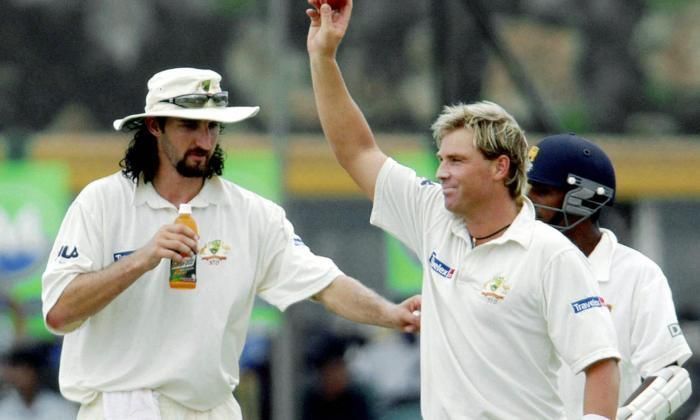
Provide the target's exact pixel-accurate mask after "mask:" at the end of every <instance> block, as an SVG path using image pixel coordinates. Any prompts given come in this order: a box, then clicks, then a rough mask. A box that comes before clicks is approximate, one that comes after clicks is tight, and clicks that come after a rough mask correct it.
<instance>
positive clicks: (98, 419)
mask: <svg viewBox="0 0 700 420" xmlns="http://www.w3.org/2000/svg"><path fill="white" fill-rule="evenodd" d="M158 407H159V408H160V418H161V419H162V420H242V419H243V417H242V415H241V409H240V407H239V406H238V403H236V401H235V400H234V398H233V395H231V396H230V397H229V398H228V399H227V400H226V401H224V402H223V403H222V404H221V405H219V406H217V407H214V408H213V409H211V410H208V411H197V410H192V409H191V408H187V407H185V406H184V405H182V404H179V403H177V402H175V401H173V400H171V399H169V398H166V397H165V396H163V395H160V396H159V397H158ZM104 419H105V417H104V410H103V404H102V394H100V395H99V396H98V397H97V398H95V400H94V401H92V402H90V403H89V404H83V405H81V406H80V411H78V417H77V419H76V420H104Z"/></svg>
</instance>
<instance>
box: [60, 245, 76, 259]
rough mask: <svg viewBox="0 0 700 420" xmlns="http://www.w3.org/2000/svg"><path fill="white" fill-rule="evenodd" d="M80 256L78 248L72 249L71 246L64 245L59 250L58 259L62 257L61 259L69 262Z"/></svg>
mask: <svg viewBox="0 0 700 420" xmlns="http://www.w3.org/2000/svg"><path fill="white" fill-rule="evenodd" d="M78 255H80V254H79V253H78V247H77V246H73V247H72V248H71V246H70V245H63V246H61V249H59V250H58V255H56V257H60V258H63V259H66V260H69V259H71V258H78Z"/></svg>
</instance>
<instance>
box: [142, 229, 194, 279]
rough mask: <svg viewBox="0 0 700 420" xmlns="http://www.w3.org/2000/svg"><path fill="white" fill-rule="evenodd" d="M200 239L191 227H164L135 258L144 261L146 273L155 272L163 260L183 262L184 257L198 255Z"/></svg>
mask: <svg viewBox="0 0 700 420" xmlns="http://www.w3.org/2000/svg"><path fill="white" fill-rule="evenodd" d="M198 239H199V237H198V236H197V234H196V233H195V232H194V231H193V230H192V229H190V228H189V227H187V226H185V225H182V224H179V223H172V224H168V225H164V226H163V227H161V228H160V229H158V232H156V234H155V235H153V238H151V240H150V241H149V242H148V243H147V244H146V245H145V246H143V247H142V248H140V249H139V250H138V251H136V252H135V253H134V254H136V255H135V257H137V258H139V259H140V261H142V264H143V266H144V269H145V270H146V271H150V270H153V269H154V268H156V266H158V264H160V261H161V260H162V259H163V258H167V259H170V260H173V261H177V262H181V261H182V260H183V258H184V257H187V256H190V255H192V254H196V253H197V240H198Z"/></svg>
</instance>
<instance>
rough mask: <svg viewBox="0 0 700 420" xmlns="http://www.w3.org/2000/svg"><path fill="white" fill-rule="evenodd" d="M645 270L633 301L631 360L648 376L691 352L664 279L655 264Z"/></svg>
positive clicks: (684, 359) (682, 359) (683, 359)
mask: <svg viewBox="0 0 700 420" xmlns="http://www.w3.org/2000/svg"><path fill="white" fill-rule="evenodd" d="M644 271H645V273H644V274H643V275H642V276H641V277H642V278H641V279H640V280H641V281H640V282H639V283H638V284H639V285H640V286H639V287H637V290H635V293H634V297H633V301H632V302H633V305H634V306H633V316H632V325H631V332H630V334H631V337H630V353H631V360H630V361H631V362H632V364H634V365H635V366H636V367H637V369H639V371H640V373H641V375H642V376H643V377H647V376H649V375H651V374H653V373H655V372H657V371H658V370H659V369H661V368H663V367H666V366H668V365H670V364H672V363H674V362H676V363H678V364H679V365H682V364H683V363H684V362H685V361H686V360H688V359H689V358H690V356H691V354H692V352H691V350H690V347H689V346H688V343H687V342H686V340H685V338H684V336H683V333H682V331H681V329H680V326H679V325H678V318H677V317H676V312H675V306H674V304H673V296H672V294H671V289H670V288H669V286H668V281H667V280H666V276H664V274H663V272H662V271H661V269H660V268H658V266H656V265H655V264H654V267H650V268H649V269H647V270H644Z"/></svg>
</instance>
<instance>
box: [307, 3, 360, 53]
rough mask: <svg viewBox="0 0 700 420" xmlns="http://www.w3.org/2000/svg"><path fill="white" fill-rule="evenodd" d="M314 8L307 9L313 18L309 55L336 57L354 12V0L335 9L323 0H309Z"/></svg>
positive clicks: (308, 40)
mask: <svg viewBox="0 0 700 420" xmlns="http://www.w3.org/2000/svg"><path fill="white" fill-rule="evenodd" d="M308 2H309V5H310V6H311V7H312V9H307V10H306V14H307V15H308V16H309V18H311V25H310V26H309V35H308V37H307V39H306V48H307V49H308V50H309V56H311V57H313V56H320V57H329V58H333V59H335V54H336V52H337V51H338V46H339V45H340V41H342V40H343V37H344V36H345V32H346V31H347V29H348V24H349V23H350V15H351V14H352V0H348V1H347V4H346V5H345V6H343V8H342V9H340V10H333V9H331V7H330V6H329V5H328V4H326V3H323V4H322V3H321V0H308Z"/></svg>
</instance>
